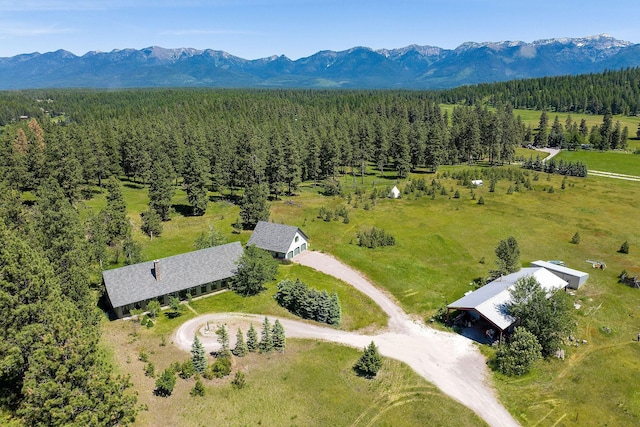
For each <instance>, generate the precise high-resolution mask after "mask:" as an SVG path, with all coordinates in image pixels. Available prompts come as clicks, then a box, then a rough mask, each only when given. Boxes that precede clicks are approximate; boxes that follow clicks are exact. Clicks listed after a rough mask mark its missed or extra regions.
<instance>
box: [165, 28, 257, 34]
mask: <svg viewBox="0 0 640 427" xmlns="http://www.w3.org/2000/svg"><path fill="white" fill-rule="evenodd" d="M255 34H258V33H256V32H252V31H238V30H202V29H200V30H198V29H188V30H166V31H162V32H161V33H160V35H163V36H194V35H255Z"/></svg>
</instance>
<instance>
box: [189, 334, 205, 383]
mask: <svg viewBox="0 0 640 427" xmlns="http://www.w3.org/2000/svg"><path fill="white" fill-rule="evenodd" d="M191 361H192V362H193V367H194V369H195V370H196V372H197V373H199V374H202V373H204V371H205V369H207V355H206V353H205V350H204V346H203V345H202V342H200V338H198V335H195V336H194V337H193V344H191Z"/></svg>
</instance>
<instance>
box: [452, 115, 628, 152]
mask: <svg viewBox="0 0 640 427" xmlns="http://www.w3.org/2000/svg"><path fill="white" fill-rule="evenodd" d="M440 108H441V110H442V111H443V112H444V111H448V112H449V116H451V112H452V111H453V108H454V106H453V105H444V104H442V105H440ZM513 113H514V114H515V115H516V116H520V119H521V120H522V122H523V123H524V124H525V126H528V125H531V127H532V128H533V129H536V128H537V127H538V125H539V124H540V115H541V114H542V112H541V111H537V110H519V109H516V110H513ZM556 116H558V119H559V120H560V123H562V125H564V124H565V122H566V120H567V117H569V116H571V120H573V121H574V122H577V123H578V124H580V121H581V120H582V119H585V120H586V122H587V125H588V126H589V129H591V127H592V126H595V125H598V126H600V125H601V124H602V117H603V116H602V115H597V114H595V115H594V114H575V113H572V114H569V113H555V112H549V111H547V117H548V120H549V127H551V124H553V121H554V120H555V118H556ZM615 122H620V126H621V127H622V128H624V127H625V126H627V128H628V129H629V140H627V144H628V148H627V150H628V151H634V150H637V149H640V140H639V139H637V138H636V137H635V136H636V131H637V130H638V124H640V117H631V116H623V115H617V116H613V123H614V124H615Z"/></svg>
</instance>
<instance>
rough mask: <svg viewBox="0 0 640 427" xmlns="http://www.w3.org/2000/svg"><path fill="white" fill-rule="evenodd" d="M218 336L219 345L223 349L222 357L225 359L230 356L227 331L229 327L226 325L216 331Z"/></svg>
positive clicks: (221, 351)
mask: <svg viewBox="0 0 640 427" xmlns="http://www.w3.org/2000/svg"><path fill="white" fill-rule="evenodd" d="M216 335H217V336H218V343H219V344H220V348H221V350H220V355H221V356H223V357H227V356H229V354H230V350H229V331H228V330H227V326H226V325H225V324H222V325H220V326H218V329H216Z"/></svg>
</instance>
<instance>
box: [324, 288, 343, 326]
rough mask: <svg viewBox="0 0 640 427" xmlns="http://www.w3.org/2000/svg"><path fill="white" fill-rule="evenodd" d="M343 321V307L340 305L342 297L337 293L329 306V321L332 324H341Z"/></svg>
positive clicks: (332, 297)
mask: <svg viewBox="0 0 640 427" xmlns="http://www.w3.org/2000/svg"><path fill="white" fill-rule="evenodd" d="M341 321H342V308H341V307H340V299H339V298H338V294H337V293H335V292H334V293H333V295H332V296H331V305H330V308H329V317H328V318H327V323H328V324H330V325H339V324H340V322H341Z"/></svg>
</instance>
